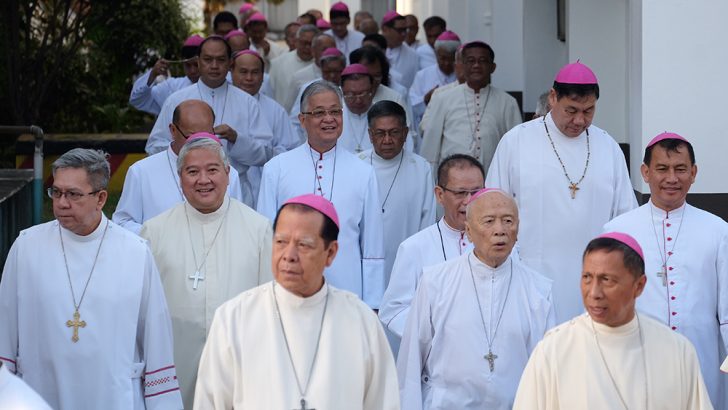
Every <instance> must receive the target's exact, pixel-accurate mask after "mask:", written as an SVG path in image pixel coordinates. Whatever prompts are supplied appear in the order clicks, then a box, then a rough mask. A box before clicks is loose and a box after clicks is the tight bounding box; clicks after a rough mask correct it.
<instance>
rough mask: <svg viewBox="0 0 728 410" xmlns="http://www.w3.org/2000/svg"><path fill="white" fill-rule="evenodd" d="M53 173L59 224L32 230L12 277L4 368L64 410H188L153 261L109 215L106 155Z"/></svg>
mask: <svg viewBox="0 0 728 410" xmlns="http://www.w3.org/2000/svg"><path fill="white" fill-rule="evenodd" d="M52 173H53V178H54V180H53V185H52V187H51V188H49V191H48V192H49V195H50V196H51V198H53V213H54V215H55V216H56V218H57V219H56V220H54V221H51V222H47V223H44V224H41V225H37V226H34V227H31V228H29V229H26V230H24V231H22V232H21V233H20V236H19V237H18V238H17V240H16V241H15V243H14V244H13V246H12V248H11V250H10V253H9V255H8V258H7V260H6V263H5V269H4V270H3V275H2V282H0V361H2V362H3V367H6V366H7V369H8V370H10V371H11V372H12V373H16V374H17V375H18V376H20V377H21V378H22V379H23V381H25V382H26V383H27V384H28V385H29V386H30V387H31V388H33V389H34V390H35V391H36V392H37V393H38V394H40V395H41V397H43V399H44V400H45V401H47V402H48V404H49V405H50V406H51V407H52V408H54V409H61V410H65V409H69V410H76V409H119V410H122V409H123V410H126V409H144V408H147V409H181V408H182V400H181V398H180V393H179V385H178V384H177V378H176V375H175V367H174V361H173V357H172V324H171V322H170V318H169V312H168V311H167V303H166V302H165V297H164V291H163V289H162V284H161V282H160V280H159V273H158V271H157V267H156V265H155V263H154V259H153V257H152V254H151V252H150V251H149V248H148V247H147V245H146V243H145V242H144V240H142V239H141V238H139V237H138V236H136V235H134V234H132V233H131V232H129V231H127V230H126V229H124V228H122V227H120V226H118V225H116V224H115V223H113V222H111V221H109V220H108V219H107V218H106V217H105V216H104V215H103V213H102V211H101V210H102V208H103V206H104V204H105V202H106V198H107V196H108V193H107V192H106V185H107V183H108V180H109V175H110V167H109V164H108V162H107V161H106V158H105V155H104V153H102V152H99V151H94V150H86V149H80V148H76V149H73V150H71V151H69V152H67V153H65V154H63V155H62V156H61V157H60V158H58V160H56V161H55V162H54V163H53V165H52ZM2 404H5V402H2V403H0V406H2Z"/></svg>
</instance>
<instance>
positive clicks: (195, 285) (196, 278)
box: [187, 270, 205, 290]
mask: <svg viewBox="0 0 728 410" xmlns="http://www.w3.org/2000/svg"><path fill="white" fill-rule="evenodd" d="M187 278H188V279H190V280H194V281H195V282H194V283H193V284H192V289H193V290H197V284H198V283H199V282H200V281H201V280H205V277H204V276H200V271H199V270H198V271H196V272H195V274H194V275H190V276H188V277H187Z"/></svg>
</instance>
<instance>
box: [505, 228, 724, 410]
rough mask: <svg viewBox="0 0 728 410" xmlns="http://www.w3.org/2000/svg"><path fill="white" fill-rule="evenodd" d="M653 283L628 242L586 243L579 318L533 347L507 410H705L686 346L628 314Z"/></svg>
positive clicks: (615, 238)
mask: <svg viewBox="0 0 728 410" xmlns="http://www.w3.org/2000/svg"><path fill="white" fill-rule="evenodd" d="M572 279H573V280H574V281H576V280H577V275H576V274H575V273H572ZM652 280H653V278H649V279H648V278H647V277H646V276H645V263H644V254H643V252H642V248H641V247H640V245H639V243H638V242H637V241H636V240H635V239H634V238H632V237H631V236H629V235H627V234H625V233H620V232H609V233H605V234H602V235H600V236H599V237H597V238H595V239H593V240H592V241H590V242H589V243H588V244H587V246H586V250H585V251H584V262H583V268H582V271H581V295H582V300H583V306H584V308H585V309H586V313H583V314H580V315H579V316H577V317H575V318H573V319H571V320H569V321H568V322H566V323H563V324H561V325H559V326H557V327H555V328H553V329H551V330H550V331H548V332H547V333H546V335H545V336H544V338H543V340H542V341H541V342H540V343H539V344H538V346H536V349H534V351H533V353H532V354H531V358H530V359H529V360H528V364H527V365H526V369H525V370H524V372H523V376H522V377H521V382H520V385H519V386H518V393H517V394H516V400H515V403H514V406H513V408H514V409H516V410H521V409H522V410H541V409H544V410H546V409H554V410H556V409H706V410H708V409H712V408H713V406H712V405H711V404H710V398H709V397H708V391H707V389H706V388H705V384H704V383H703V377H702V376H701V374H700V366H699V364H698V357H697V355H696V353H695V348H694V347H693V345H692V344H691V343H690V342H689V341H688V340H687V339H686V338H685V337H684V336H683V335H681V334H679V333H677V332H674V331H672V330H670V328H668V327H667V326H665V325H663V324H662V323H660V322H658V321H657V320H655V319H652V318H651V317H649V316H647V315H644V314H642V313H638V312H636V310H635V303H636V300H637V298H638V297H639V296H640V295H641V294H642V291H643V290H644V287H645V283H646V282H649V281H652ZM714 366H717V363H714Z"/></svg>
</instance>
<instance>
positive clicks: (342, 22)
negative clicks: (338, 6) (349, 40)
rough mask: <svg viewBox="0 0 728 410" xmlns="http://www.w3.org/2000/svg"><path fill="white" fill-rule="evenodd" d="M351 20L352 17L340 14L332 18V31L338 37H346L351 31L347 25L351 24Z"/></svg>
mask: <svg viewBox="0 0 728 410" xmlns="http://www.w3.org/2000/svg"><path fill="white" fill-rule="evenodd" d="M350 21H351V20H350V19H348V18H346V17H344V16H339V17H336V18H333V19H331V31H333V32H334V35H335V36H336V37H338V38H344V37H346V35H347V34H348V31H349V29H348V28H347V26H348V25H349V22H350Z"/></svg>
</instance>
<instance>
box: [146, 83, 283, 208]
mask: <svg viewBox="0 0 728 410" xmlns="http://www.w3.org/2000/svg"><path fill="white" fill-rule="evenodd" d="M190 99H197V100H202V101H204V102H206V103H207V104H209V105H210V107H212V110H213V111H214V112H215V124H214V125H215V126H217V125H220V124H227V125H229V126H230V127H231V128H233V129H234V130H235V131H236V132H237V134H238V138H237V140H236V141H235V143H234V144H230V143H228V141H227V140H223V141H222V142H223V145H224V146H225V147H226V149H227V152H228V155H229V157H230V165H231V166H233V167H234V168H235V169H237V170H238V176H239V177H240V184H241V190H242V192H243V202H244V203H246V204H248V205H251V204H252V199H253V196H252V188H251V186H250V182H249V181H248V177H247V175H246V173H247V172H248V168H249V167H251V166H254V165H263V164H265V162H266V161H268V159H270V158H271V156H272V153H273V150H272V147H271V140H272V138H273V133H272V131H271V129H270V127H268V123H267V122H266V121H265V118H264V117H263V116H262V115H261V113H260V106H259V105H258V102H257V101H256V100H255V98H253V97H251V96H250V95H248V93H246V92H245V91H243V90H240V89H239V88H237V87H235V86H233V85H231V84H229V83H227V82H225V83H223V85H221V86H220V87H218V88H215V89H212V88H210V87H208V86H207V85H206V84H205V83H204V81H202V80H200V81H198V82H197V84H193V85H191V86H189V87H187V88H183V89H181V90H179V91H177V92H176V93H174V94H172V95H171V96H169V98H168V99H167V101H165V103H164V106H163V107H162V111H161V112H160V113H159V117H157V122H155V123H154V128H153V129H152V133H151V134H149V139H148V140H147V146H146V148H145V149H146V151H147V154H150V155H151V154H156V153H157V152H160V151H163V150H165V149H167V146H169V143H170V142H171V141H172V135H171V134H170V133H169V124H171V123H172V113H173V112H174V109H175V108H176V107H177V106H178V105H179V104H180V103H181V102H182V101H185V100H190Z"/></svg>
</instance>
